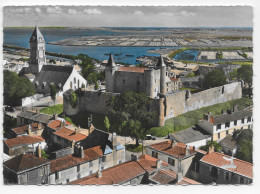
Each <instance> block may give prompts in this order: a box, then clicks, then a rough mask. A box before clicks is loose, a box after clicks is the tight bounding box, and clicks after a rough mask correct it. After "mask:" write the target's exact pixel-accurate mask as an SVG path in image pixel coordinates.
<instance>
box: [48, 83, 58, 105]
mask: <svg viewBox="0 0 260 194" xmlns="http://www.w3.org/2000/svg"><path fill="white" fill-rule="evenodd" d="M56 93H57V90H56V86H55V85H54V84H50V96H51V99H52V100H53V101H54V106H55V100H56Z"/></svg>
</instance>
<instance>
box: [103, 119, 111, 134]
mask: <svg viewBox="0 0 260 194" xmlns="http://www.w3.org/2000/svg"><path fill="white" fill-rule="evenodd" d="M104 125H105V128H106V130H107V132H109V128H110V123H109V119H108V117H107V116H105V119H104Z"/></svg>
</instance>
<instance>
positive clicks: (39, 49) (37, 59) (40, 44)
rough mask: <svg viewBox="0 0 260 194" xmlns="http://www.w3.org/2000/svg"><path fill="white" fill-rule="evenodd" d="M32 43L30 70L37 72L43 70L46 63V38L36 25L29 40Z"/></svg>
mask: <svg viewBox="0 0 260 194" xmlns="http://www.w3.org/2000/svg"><path fill="white" fill-rule="evenodd" d="M29 44H30V63H29V68H30V72H31V73H33V74H37V73H39V72H40V71H41V69H42V66H43V65H45V64H46V56H45V40H44V38H43V35H42V33H41V31H40V30H39V28H38V27H37V26H35V28H34V31H33V33H32V35H31V38H30V40H29Z"/></svg>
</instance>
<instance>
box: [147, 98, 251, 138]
mask: <svg viewBox="0 0 260 194" xmlns="http://www.w3.org/2000/svg"><path fill="white" fill-rule="evenodd" d="M235 104H238V108H239V110H242V109H244V108H246V107H248V106H249V105H252V104H253V101H252V100H251V99H247V98H242V99H238V100H233V101H229V102H225V103H221V104H216V105H213V106H208V107H204V108H201V109H198V110H194V111H190V112H187V113H184V114H182V115H180V116H177V117H174V118H171V119H168V120H166V121H165V126H163V127H153V128H151V129H150V130H149V133H150V134H151V135H154V136H157V137H164V136H166V135H168V133H172V132H175V131H180V130H183V129H187V128H188V127H191V126H193V125H195V124H197V122H198V120H200V119H202V118H203V115H204V114H205V113H208V112H211V113H212V115H213V116H215V115H219V114H221V111H222V110H226V109H231V108H232V107H233V105H235Z"/></svg>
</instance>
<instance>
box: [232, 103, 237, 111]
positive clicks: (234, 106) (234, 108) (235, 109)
mask: <svg viewBox="0 0 260 194" xmlns="http://www.w3.org/2000/svg"><path fill="white" fill-rule="evenodd" d="M237 111H238V104H234V105H233V112H237Z"/></svg>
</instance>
